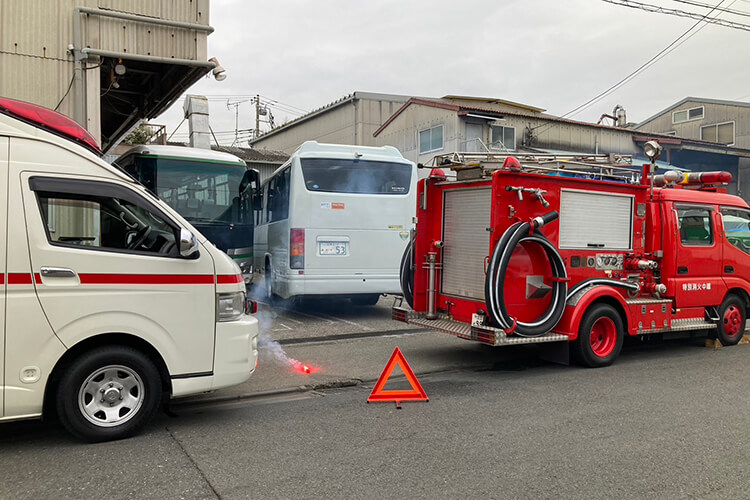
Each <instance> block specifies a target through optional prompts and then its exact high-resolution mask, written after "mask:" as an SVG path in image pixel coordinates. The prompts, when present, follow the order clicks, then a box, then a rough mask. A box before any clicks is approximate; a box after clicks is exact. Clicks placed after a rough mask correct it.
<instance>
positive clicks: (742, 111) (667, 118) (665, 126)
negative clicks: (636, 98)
mask: <svg viewBox="0 0 750 500" xmlns="http://www.w3.org/2000/svg"><path fill="white" fill-rule="evenodd" d="M700 106H702V107H703V118H702V119H699V120H692V121H687V122H682V123H672V114H673V113H674V112H675V111H681V110H685V109H690V108H696V107H700ZM732 121H733V122H735V123H734V133H735V142H734V146H735V147H738V148H745V149H750V107H747V106H733V105H730V104H715V103H707V102H701V101H686V102H685V103H683V104H681V105H680V106H678V107H676V108H674V109H671V110H669V111H667V112H665V113H664V114H662V115H660V116H658V117H656V118H654V119H653V120H651V121H649V122H648V123H645V124H643V126H641V127H639V128H638V130H640V131H643V132H657V133H664V134H668V133H673V132H674V133H675V135H677V136H678V137H685V138H688V139H698V140H700V139H701V127H703V126H706V125H714V124H719V123H725V122H732Z"/></svg>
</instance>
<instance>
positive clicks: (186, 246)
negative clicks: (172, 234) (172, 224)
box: [180, 228, 198, 258]
mask: <svg viewBox="0 0 750 500" xmlns="http://www.w3.org/2000/svg"><path fill="white" fill-rule="evenodd" d="M180 255H182V256H183V257H193V258H197V257H198V240H197V239H196V238H195V235H194V234H193V233H191V232H190V231H188V230H187V229H185V228H182V229H180Z"/></svg>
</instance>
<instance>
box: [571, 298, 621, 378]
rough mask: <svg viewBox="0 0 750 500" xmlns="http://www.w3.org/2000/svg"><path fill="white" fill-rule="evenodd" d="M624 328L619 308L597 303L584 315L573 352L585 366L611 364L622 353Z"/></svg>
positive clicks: (596, 366) (593, 366) (594, 366)
mask: <svg viewBox="0 0 750 500" xmlns="http://www.w3.org/2000/svg"><path fill="white" fill-rule="evenodd" d="M623 331H624V328H623V325H622V319H621V318H620V315H619V314H618V313H617V310H616V309H615V308H614V307H612V306H611V305H609V304H596V305H594V306H592V307H590V308H589V309H588V310H587V311H586V313H585V314H584V315H583V320H582V321H581V327H580V328H579V329H578V338H577V339H576V340H575V341H574V342H573V354H574V356H575V358H576V359H577V360H578V362H579V363H581V364H582V365H584V366H588V367H590V368H598V367H601V366H609V365H611V364H612V363H613V362H614V360H615V358H617V356H618V355H619V354H620V350H621V349H622V342H623V335H624V333H623Z"/></svg>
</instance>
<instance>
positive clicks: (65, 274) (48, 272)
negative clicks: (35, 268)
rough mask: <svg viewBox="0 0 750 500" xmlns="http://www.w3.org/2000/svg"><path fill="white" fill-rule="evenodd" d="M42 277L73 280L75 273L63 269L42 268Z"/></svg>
mask: <svg viewBox="0 0 750 500" xmlns="http://www.w3.org/2000/svg"><path fill="white" fill-rule="evenodd" d="M41 271H42V276H44V277H45V278H75V276H76V272H75V271H73V270H72V269H67V268H65V267H43V268H42V269H41Z"/></svg>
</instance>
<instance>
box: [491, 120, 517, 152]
mask: <svg viewBox="0 0 750 500" xmlns="http://www.w3.org/2000/svg"><path fill="white" fill-rule="evenodd" d="M490 130H491V136H490V149H499V150H501V151H510V150H513V149H516V129H514V128H513V127H503V126H493V127H490Z"/></svg>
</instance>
